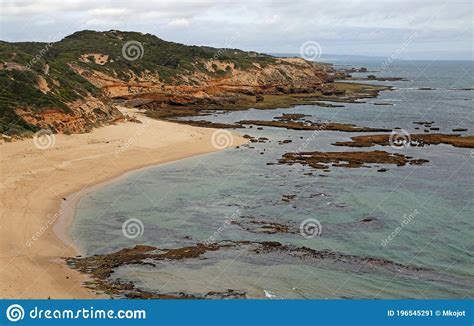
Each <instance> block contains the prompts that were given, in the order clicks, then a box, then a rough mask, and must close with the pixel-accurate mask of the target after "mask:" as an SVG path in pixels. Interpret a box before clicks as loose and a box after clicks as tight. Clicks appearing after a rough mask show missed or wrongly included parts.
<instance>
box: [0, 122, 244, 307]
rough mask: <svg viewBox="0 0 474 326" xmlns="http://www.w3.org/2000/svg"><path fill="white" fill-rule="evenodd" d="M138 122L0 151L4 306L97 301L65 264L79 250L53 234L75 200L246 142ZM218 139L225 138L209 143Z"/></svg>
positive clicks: (180, 127) (12, 145) (21, 143)
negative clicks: (134, 174)
mask: <svg viewBox="0 0 474 326" xmlns="http://www.w3.org/2000/svg"><path fill="white" fill-rule="evenodd" d="M139 119H140V120H142V122H143V123H142V124H139V123H133V122H126V123H120V124H117V125H114V126H107V127H102V128H98V129H95V130H94V131H93V132H92V133H88V134H80V135H70V136H67V135H54V145H52V146H47V145H51V143H52V142H48V141H51V140H53V139H52V138H48V137H42V138H40V143H39V144H37V145H39V146H40V147H41V146H43V145H44V147H48V148H46V149H39V148H38V146H36V145H35V143H34V141H33V139H27V140H23V141H18V142H13V143H6V144H0V168H1V170H0V198H1V207H0V249H1V250H0V299H5V298H48V297H51V298H93V297H97V295H96V294H94V293H92V292H91V291H89V290H87V289H85V288H84V287H83V286H82V283H83V282H84V281H85V280H86V277H85V276H84V275H81V274H79V273H78V272H76V271H74V270H71V269H69V268H68V267H67V266H66V265H65V264H64V262H63V260H62V259H60V257H67V256H74V255H77V254H78V252H77V249H76V248H74V246H72V245H70V244H68V242H65V241H64V239H65V237H64V234H63V235H62V236H61V234H60V233H58V234H57V232H54V231H53V226H54V225H55V224H56V222H58V221H61V222H60V223H59V224H61V227H60V228H59V229H65V226H67V224H68V222H70V221H68V219H67V218H66V219H65V218H64V216H65V215H67V211H68V210H73V209H74V205H75V203H76V202H77V194H81V190H82V193H83V192H84V189H87V188H90V187H92V186H93V185H96V184H99V183H102V182H105V181H107V180H110V179H113V178H116V177H118V176H120V175H122V174H124V173H125V172H127V171H131V170H136V169H139V168H142V167H145V166H151V165H156V164H160V163H164V162H170V161H174V160H178V159H183V158H186V157H190V156H194V155H199V154H204V153H209V152H213V151H217V150H220V149H222V148H221V147H223V146H224V145H226V146H227V147H230V146H237V145H241V144H243V143H245V142H246V140H245V139H244V138H242V137H240V136H238V135H236V134H232V136H231V138H232V139H231V142H229V138H228V137H229V135H230V134H229V133H228V132H227V131H223V132H220V131H216V130H215V129H209V128H198V127H191V126H186V125H180V124H174V123H170V122H163V121H157V120H153V119H149V118H146V117H141V116H140V117H139ZM213 135H214V136H216V135H220V136H219V137H217V138H214V140H215V141H212V140H213ZM216 144H217V145H216ZM221 145H222V146H221ZM72 194H74V195H72ZM63 198H65V199H63ZM55 229H57V227H56V228H55ZM58 235H59V237H58Z"/></svg>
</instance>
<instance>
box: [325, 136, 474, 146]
mask: <svg viewBox="0 0 474 326" xmlns="http://www.w3.org/2000/svg"><path fill="white" fill-rule="evenodd" d="M394 137H396V136H394V135H392V134H382V135H367V136H365V135H364V136H355V137H351V141H347V142H336V143H334V144H333V145H335V146H347V147H372V146H375V145H381V146H390V145H392V143H393V140H392V139H393V138H394ZM403 138H404V140H403V144H402V145H405V146H408V145H409V146H413V147H424V146H429V145H439V144H448V145H451V146H454V147H461V148H474V136H462V135H460V134H411V135H405V136H404V137H403Z"/></svg>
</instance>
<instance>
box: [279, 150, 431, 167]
mask: <svg viewBox="0 0 474 326" xmlns="http://www.w3.org/2000/svg"><path fill="white" fill-rule="evenodd" d="M278 162H279V163H280V164H289V165H292V164H302V165H308V166H310V167H312V168H315V169H323V170H326V169H328V168H329V167H330V166H332V167H344V168H360V167H370V165H367V164H394V165H397V166H404V165H406V164H410V165H421V164H424V163H427V162H429V161H428V160H424V159H413V158H411V157H409V156H405V155H403V154H398V153H396V154H394V153H389V152H385V151H367V152H299V153H285V154H284V155H283V157H282V158H281V159H280V160H279V161H278Z"/></svg>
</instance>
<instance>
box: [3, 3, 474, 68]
mask: <svg viewBox="0 0 474 326" xmlns="http://www.w3.org/2000/svg"><path fill="white" fill-rule="evenodd" d="M0 3H1V7H0V39H1V40H4V41H57V40H60V39H61V38H63V37H64V36H66V35H69V34H71V33H73V32H75V31H78V30H84V29H91V30H110V29H119V30H129V31H130V30H133V31H140V32H144V33H151V34H155V35H157V36H158V37H160V38H162V39H165V40H168V41H175V42H180V43H185V44H196V45H209V46H216V47H233V48H241V49H244V50H255V51H259V52H267V53H278V52H279V53H298V52H299V50H300V47H301V45H302V44H303V43H304V42H307V41H314V42H317V43H318V44H319V46H320V47H321V51H322V53H323V54H329V53H331V54H357V55H377V56H391V55H393V54H394V53H397V56H398V57H400V58H406V59H471V60H472V59H473V29H474V25H473V4H472V3H473V1H472V0H466V1H464V0H453V1H449V0H448V1H446V0H444V1H438V0H431V1H416V0H411V1H408V0H407V1H405V0H399V1H397V0H393V1H384V0H378V1H349V0H346V1H338V0H322V1H319V0H312V1H311V0H308V1H303V0H301V1H298V0H293V1H268V0H266V1H256V0H254V1H245V0H241V1H237V0H235V1H189V0H188V1H180V0H176V1H165V0H148V1H133V0H130V1H108V0H100V1H98V0H92V1H91V0H71V1H67V0H63V1H21V0H20V1H19V0H16V1H15V0H11V1H10V0H0Z"/></svg>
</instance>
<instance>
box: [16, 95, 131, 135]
mask: <svg viewBox="0 0 474 326" xmlns="http://www.w3.org/2000/svg"><path fill="white" fill-rule="evenodd" d="M67 105H68V107H69V108H70V112H64V111H63V110H60V109H58V108H54V107H51V108H45V109H43V110H41V111H36V110H32V109H31V108H28V107H19V108H16V109H15V113H16V114H17V115H18V116H19V117H20V118H22V119H23V120H24V121H25V122H27V123H28V124H30V125H33V126H36V127H38V128H41V129H50V130H51V131H53V132H54V133H84V132H90V131H91V130H92V129H93V128H95V127H100V126H104V125H108V124H110V123H113V122H119V121H123V120H125V117H124V116H123V115H122V113H121V112H120V111H119V110H118V109H117V108H115V107H114V106H113V105H110V104H106V103H104V102H103V101H102V100H99V99H97V98H94V97H91V96H89V97H87V98H85V99H82V100H77V101H74V102H71V103H68V104H67Z"/></svg>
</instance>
